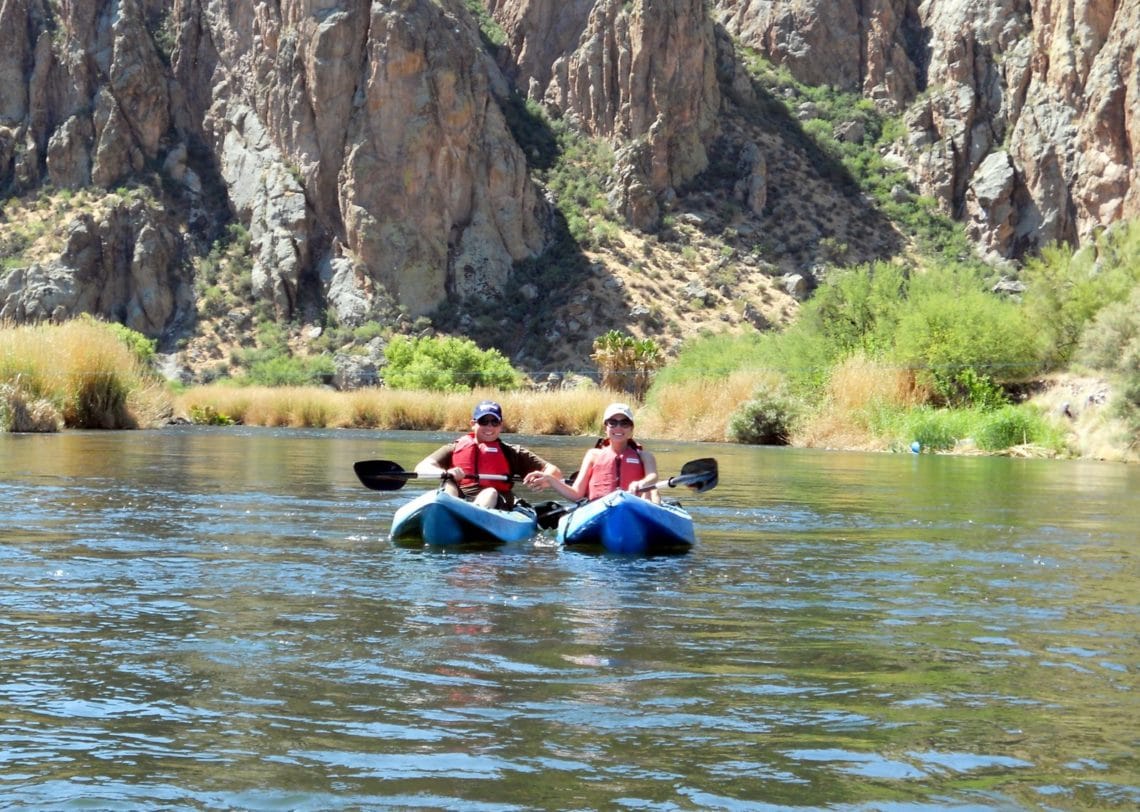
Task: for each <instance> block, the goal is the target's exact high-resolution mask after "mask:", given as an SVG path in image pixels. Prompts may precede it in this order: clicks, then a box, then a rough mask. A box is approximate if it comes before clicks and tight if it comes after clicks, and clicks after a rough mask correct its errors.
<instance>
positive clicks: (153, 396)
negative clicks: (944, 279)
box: [0, 319, 1140, 462]
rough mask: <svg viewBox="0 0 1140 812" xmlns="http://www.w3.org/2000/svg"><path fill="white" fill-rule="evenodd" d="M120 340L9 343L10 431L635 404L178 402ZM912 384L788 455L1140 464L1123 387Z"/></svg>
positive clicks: (2, 375) (38, 331) (92, 327)
mask: <svg viewBox="0 0 1140 812" xmlns="http://www.w3.org/2000/svg"><path fill="white" fill-rule="evenodd" d="M116 327H117V326H115V325H107V324H104V323H101V322H97V321H95V320H93V319H77V320H75V321H72V322H68V323H66V324H63V325H58V326H49V325H40V326H25V327H16V328H5V329H3V330H0V427H2V428H3V430H6V431H13V432H51V431H59V430H61V429H64V428H103V429H126V428H147V427H153V426H158V425H162V424H165V423H169V422H172V421H174V422H189V423H196V424H215V425H226V424H244V425H257V426H288V427H312V428H360V429H380V430H421V431H447V432H462V431H465V430H467V428H468V425H469V419H470V414H471V407H472V405H473V404H474V403H476V402H478V401H479V400H481V399H492V400H497V401H499V402H500V403H501V404H502V405H503V408H504V412H505V417H506V432H507V433H508V434H524V435H570V436H600V435H601V433H602V431H601V416H602V413H603V411H604V410H605V407H606V406H607V405H608V404H609V403H610V402H612V401H615V400H622V401H629V400H630V397H629V396H628V395H626V394H623V393H616V392H612V391H608V390H604V389H600V388H597V387H595V386H591V385H585V386H581V387H577V388H572V389H558V390H542V391H536V390H519V391H511V392H500V391H493V390H475V391H471V392H459V393H440V392H417V391H403V390H393V389H360V390H355V391H346V392H341V391H334V390H331V389H327V388H320V387H273V388H271V387H242V386H236V385H232V384H229V385H223V384H211V385H208V386H198V387H193V388H190V389H185V390H180V389H176V388H171V386H170V385H168V384H167V383H165V382H164V381H163V380H162V379H161V378H159V377H158V376H157V375H156V374H155V373H154V372H153V371H152V370H151V368H150V364H149V363H148V361H147V359H146V357H145V354H146V353H145V351H146V349H147V347H135V346H133V345H132V344H131V343H130V342H129V341H126V340H124V338H123V336H122V335H120V334H119V332H118V331H116ZM845 371H846V372H847V373H851V370H850V369H847V370H845ZM904 378H906V376H905V375H902V374H901V373H900V371H898V370H890V369H887V370H883V369H881V368H875V367H874V366H873V365H870V366H865V367H860V368H859V369H857V370H855V374H847V375H845V376H840V375H835V376H833V381H832V384H831V385H832V387H833V389H832V391H830V392H829V393H828V394H827V396H826V397H825V398H824V399H823V402H822V404H821V405H819V406H817V407H815V408H812V409H806V408H805V409H802V410H801V411H800V412H799V413H797V414H796V415H795V416H794V419H793V418H789V422H788V431H787V436H786V439H787V444H788V445H791V446H796V447H802V448H826V449H834V450H858V451H895V452H910V451H911V450H912V449H913V448H915V447H917V448H918V449H919V450H920V451H924V452H936V453H954V454H978V453H990V454H993V453H999V454H1007V455H1017V456H1038V457H1080V458H1086V459H1097V460H1111V461H1123V462H1140V448H1138V446H1140V443H1138V441H1137V437H1136V435H1135V432H1131V433H1130V429H1129V427H1128V425H1127V424H1126V423H1125V421H1123V420H1122V419H1120V418H1119V417H1116V416H1115V414H1116V410H1115V409H1114V407H1113V403H1112V401H1113V393H1114V386H1115V384H1114V382H1113V381H1112V379H1111V378H1109V377H1104V376H1102V377H1091V376H1088V377H1082V376H1078V375H1072V374H1065V375H1055V376H1050V377H1049V378H1045V379H1042V380H1040V381H1037V382H1035V383H1034V384H1033V385H1032V386H1031V387H1029V388H1028V389H1027V390H1026V399H1025V400H1024V402H1023V403H1022V404H1020V405H1018V406H1016V407H1007V408H1006V409H1004V410H997V411H990V412H982V411H978V410H969V411H948V410H943V409H932V408H930V407H929V406H926V405H924V401H923V400H922V399H921V398H916V397H915V394H914V390H913V387H911V386H910V385H909V383H908V381H907V380H904ZM770 386H771V382H770V381H765V380H763V379H762V376H761V375H757V374H754V373H747V372H738V373H733V374H731V375H728V376H727V377H724V378H718V379H711V380H710V379H695V378H689V379H686V380H683V381H679V382H676V383H670V384H668V385H660V386H655V387H654V388H653V390H652V391H651V393H650V396H649V399H648V401H647V402H645V403H636V402H634V403H633V404H632V405H633V407H634V410H635V412H636V416H637V434H638V437H639V438H642V439H646V440H674V441H695V442H733V441H739V440H741V439H742V438H741V437H739V436H736V435H734V433H733V427H732V423H733V421H734V419H736V422H737V423H739V415H740V413H741V411H742V410H743V408H744V407H745V406H747V405H748V404H751V403H754V402H755V401H754V400H753V399H754V398H755V397H756V396H757V392H760V391H764V389H765V387H769V388H770ZM737 428H739V425H737ZM916 443H917V446H916V445H915V444H916Z"/></svg>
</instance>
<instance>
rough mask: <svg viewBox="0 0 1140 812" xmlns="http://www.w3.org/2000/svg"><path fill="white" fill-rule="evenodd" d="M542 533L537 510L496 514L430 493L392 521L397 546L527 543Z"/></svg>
mask: <svg viewBox="0 0 1140 812" xmlns="http://www.w3.org/2000/svg"><path fill="white" fill-rule="evenodd" d="M537 531H538V525H537V523H536V521H535V513H534V510H533V509H532V508H530V507H527V506H524V505H516V506H515V508H514V510H492V509H491V508H485V507H482V506H481V505H476V504H475V503H474V502H468V501H466V500H463V499H460V498H459V497H456V496H452V495H451V494H449V493H447V492H446V491H429V492H427V493H424V494H421V495H420V496H417V497H416V498H415V499H413V500H411V501H410V502H407V503H405V504H403V505H401V506H400V507H399V508H398V509H397V510H396V513H395V515H394V516H393V517H392V530H391V533H390V538H391V540H392V541H394V542H399V543H405V544H406V543H409V542H412V543H414V542H421V543H423V544H428V545H431V546H438V547H457V546H460V545H473V544H483V545H486V544H501V543H504V542H510V541H526V540H527V539H529V538H530V537H531V536H533V535H534V534H535V533H536V532H537Z"/></svg>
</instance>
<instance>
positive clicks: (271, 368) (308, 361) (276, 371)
mask: <svg viewBox="0 0 1140 812" xmlns="http://www.w3.org/2000/svg"><path fill="white" fill-rule="evenodd" d="M335 371H336V370H335V368H334V367H333V362H332V359H330V358H328V357H327V356H314V357H311V358H305V357H298V356H293V355H274V356H272V357H270V358H265V359H263V360H259V361H255V362H254V363H253V364H252V365H251V366H250V368H249V373H248V374H247V376H246V379H247V381H248V382H249V383H250V384H251V385H254V386H312V385H315V384H321V383H324V382H325V381H326V380H327V379H329V378H331V377H332V375H333V373H334V372H335Z"/></svg>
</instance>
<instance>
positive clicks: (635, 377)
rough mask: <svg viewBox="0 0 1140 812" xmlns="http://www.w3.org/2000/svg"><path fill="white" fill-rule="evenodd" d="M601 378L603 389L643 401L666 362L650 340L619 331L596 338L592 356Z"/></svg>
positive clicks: (654, 342)
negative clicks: (654, 377)
mask: <svg viewBox="0 0 1140 812" xmlns="http://www.w3.org/2000/svg"><path fill="white" fill-rule="evenodd" d="M590 357H591V358H593V359H594V363H596V364H597V365H598V371H599V372H600V373H601V375H602V386H604V387H606V388H608V389H615V390H618V391H621V392H630V393H632V394H633V395H634V397H636V398H639V399H640V398H644V397H645V393H646V392H647V391H649V385H650V384H651V383H652V382H653V374H654V373H655V372H656V371H657V370H658V369H660V368H661V367H662V366H663V365H664V363H665V359H664V357H662V354H661V348H660V347H658V346H657V342H656V341H654V340H653V339H651V338H643V339H636V338H634V337H633V336H630V335H626V334H625V333H622V332H620V331H618V330H610V331H609V332H608V333H605V334H603V335H600V336H598V337H597V338H595V339H594V352H593V354H592V355H591V356H590Z"/></svg>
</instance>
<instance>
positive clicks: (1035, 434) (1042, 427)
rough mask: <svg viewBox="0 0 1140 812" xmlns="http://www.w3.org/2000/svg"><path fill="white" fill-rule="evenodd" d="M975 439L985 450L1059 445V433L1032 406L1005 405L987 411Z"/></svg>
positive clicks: (976, 431)
mask: <svg viewBox="0 0 1140 812" xmlns="http://www.w3.org/2000/svg"><path fill="white" fill-rule="evenodd" d="M974 441H975V442H976V443H977V444H978V448H980V449H982V450H983V451H1001V450H1002V449H1006V448H1011V447H1013V446H1016V445H1044V446H1049V447H1060V445H1061V443H1062V440H1061V438H1060V437H1059V432H1058V431H1057V430H1056V429H1054V428H1052V427H1051V426H1050V425H1049V424H1048V423H1047V422H1046V421H1045V419H1044V418H1043V417H1042V416H1041V415H1040V414H1038V413H1037V412H1036V411H1034V410H1033V409H1030V408H1027V407H1024V406H1006V407H1005V408H1003V409H998V410H997V411H994V412H989V413H987V414H986V415H985V416H984V417H983V418H982V419H981V421H980V422H979V423H978V425H977V427H976V428H975V430H974Z"/></svg>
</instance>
